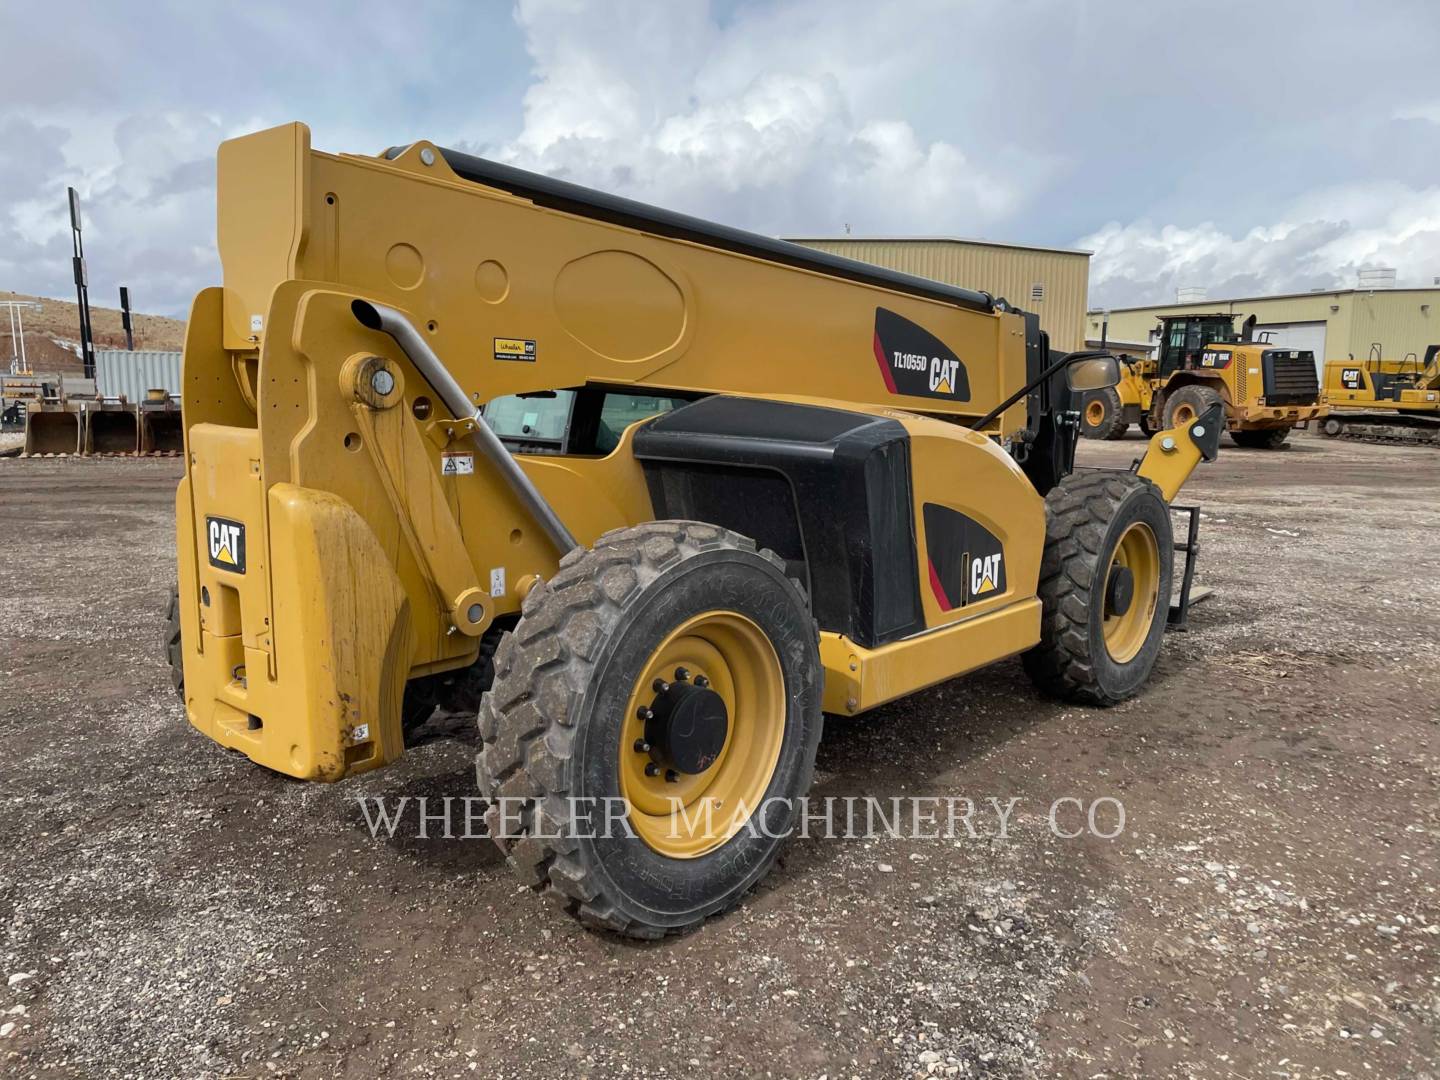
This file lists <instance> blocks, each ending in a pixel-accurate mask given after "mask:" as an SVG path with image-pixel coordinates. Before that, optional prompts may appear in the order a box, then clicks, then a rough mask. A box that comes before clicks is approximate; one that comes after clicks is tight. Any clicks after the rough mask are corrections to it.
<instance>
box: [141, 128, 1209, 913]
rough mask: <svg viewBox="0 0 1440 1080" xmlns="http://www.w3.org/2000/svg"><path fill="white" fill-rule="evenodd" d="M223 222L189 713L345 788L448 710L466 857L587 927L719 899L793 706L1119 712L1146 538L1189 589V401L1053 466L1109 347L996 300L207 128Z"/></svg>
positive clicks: (1106, 381) (205, 356) (751, 861)
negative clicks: (221, 139)
mask: <svg viewBox="0 0 1440 1080" xmlns="http://www.w3.org/2000/svg"><path fill="white" fill-rule="evenodd" d="M218 202H219V214H218V238H219V249H220V261H221V265H222V270H223V278H224V280H223V285H221V286H217V287H213V288H207V289H205V290H203V291H202V292H200V293H199V295H198V296H197V297H196V298H195V301H194V304H193V307H192V309H191V313H190V320H189V325H188V329H187V335H186V341H185V350H184V361H183V378H182V383H183V422H184V428H185V430H184V442H185V462H186V469H185V475H184V478H183V479H182V480H181V481H180V483H179V486H178V489H177V491H176V498H175V511H176V518H175V523H176V538H177V555H178V559H177V569H178V579H179V580H178V587H177V589H176V592H175V594H174V595H173V596H172V598H171V601H170V603H171V606H170V616H169V619H168V626H167V631H166V641H165V645H166V651H167V655H168V658H169V660H170V664H171V667H172V675H173V680H174V684H175V687H176V689H177V691H178V692H179V694H180V695H181V698H182V700H183V702H184V708H185V712H186V715H187V717H188V719H189V722H190V723H191V724H192V725H193V726H194V727H195V728H197V729H198V730H199V731H200V732H202V733H204V734H205V735H206V736H208V737H209V738H211V739H213V740H214V741H215V742H217V743H219V744H220V745H222V746H224V747H228V748H231V749H234V750H238V751H240V752H242V753H244V754H246V755H248V756H249V757H250V758H251V759H252V760H253V761H255V762H257V763H259V764H260V765H263V766H265V767H266V768H268V769H272V770H275V771H277V772H280V773H284V774H287V775H289V776H292V777H297V778H301V779H308V780H319V781H339V780H342V779H343V778H346V777H351V776H355V775H357V774H362V773H365V772H366V771H368V770H373V769H378V768H381V767H383V766H385V765H386V764H388V763H390V762H393V761H395V760H396V759H398V758H399V757H400V756H401V755H402V754H403V753H404V752H405V745H406V737H407V734H409V733H412V732H414V731H415V730H416V728H417V727H418V725H421V724H423V723H424V722H425V721H426V719H427V718H428V717H429V716H430V715H431V714H432V713H434V711H435V710H436V709H437V707H442V706H443V707H445V708H449V709H463V710H466V711H469V712H471V713H472V714H473V715H475V716H476V717H477V722H478V734H479V744H480V747H481V749H480V752H479V755H478V759H477V763H476V772H477V779H478V785H479V788H480V792H481V794H482V795H483V796H484V798H485V799H486V800H488V802H487V807H488V809H487V812H486V823H487V825H488V828H489V835H490V838H491V839H492V840H493V842H494V843H495V844H497V845H498V846H499V848H500V850H501V851H502V852H503V853H504V854H505V856H506V858H507V860H508V862H509V864H510V866H511V867H512V868H513V869H514V870H515V872H516V873H517V874H518V875H519V876H520V878H521V880H523V881H524V882H525V883H526V884H527V885H529V886H531V887H532V888H533V889H534V890H536V891H537V892H540V893H544V894H547V895H548V896H550V897H552V898H553V899H555V900H557V901H558V902H559V904H560V906H561V907H562V908H563V909H564V910H566V911H568V912H569V913H571V914H572V915H574V916H575V917H577V918H578V919H579V920H581V921H582V922H583V923H584V924H585V925H587V926H589V927H592V928H597V929H603V930H608V931H611V932H614V933H617V934H621V935H629V936H633V937H639V938H654V937H659V936H662V935H665V934H668V933H673V932H678V931H684V930H686V929H689V928H691V927H694V926H696V925H698V924H699V923H700V922H701V921H703V920H704V919H705V918H707V917H709V916H711V915H715V914H717V913H719V912H722V911H724V910H726V909H727V908H729V907H731V906H733V905H734V904H735V903H737V902H738V901H739V899H740V898H741V897H742V896H743V895H744V894H745V892H746V891H747V890H748V889H749V888H750V887H751V886H753V885H754V884H755V883H756V882H757V881H759V880H760V879H761V878H762V877H763V876H764V875H765V874H766V873H767V872H768V871H769V870H770V868H771V867H772V866H773V865H774V863H775V860H776V858H777V856H778V854H779V852H780V850H781V847H782V845H783V843H784V842H785V840H786V838H787V837H788V836H789V834H790V833H791V832H793V831H794V828H795V825H796V822H797V820H798V814H799V813H800V805H801V802H800V800H802V799H803V798H804V796H805V794H806V792H807V790H808V788H809V786H810V782H811V779H812V776H813V774H814V767H815V753H816V746H817V743H818V741H819V739H820V734H821V728H822V725H823V717H824V716H825V714H827V713H829V714H839V715H841V716H851V715H856V714H859V713H862V712H864V711H866V710H869V709H874V708H876V707H877V706H881V705H884V704H886V703H887V702H891V701H894V700H896V699H898V698H901V697H903V696H905V695H907V694H911V693H914V692H915V691H918V690H921V689H922V688H924V687H928V686H931V685H934V684H936V683H938V682H941V681H944V680H947V679H952V678H955V677H956V676H960V675H964V674H966V673H967V672H972V671H975V670H977V669H979V668H982V667H985V666H987V665H991V664H994V663H997V662H999V661H1001V660H1005V659H1007V658H1010V657H1016V656H1018V657H1020V658H1021V662H1022V664H1023V668H1024V670H1025V672H1026V673H1027V674H1028V675H1029V677H1030V679H1031V680H1032V681H1033V682H1034V684H1035V685H1036V686H1037V687H1038V688H1039V691H1040V692H1041V693H1043V694H1045V695H1048V696H1051V697H1054V698H1056V699H1059V700H1063V701H1069V702H1078V703H1083V704H1088V705H1095V706H1102V707H1103V706H1109V705H1113V704H1115V703H1117V702H1120V701H1124V700H1126V699H1127V698H1130V697H1132V696H1133V695H1135V694H1137V693H1139V692H1140V691H1141V689H1142V687H1143V686H1144V684H1145V681H1146V679H1147V677H1148V676H1149V674H1150V672H1151V669H1152V667H1153V666H1154V664H1155V660H1156V656H1157V654H1158V653H1159V651H1160V648H1161V643H1162V638H1163V636H1164V632H1165V629H1166V625H1167V622H1168V621H1169V619H1170V618H1171V615H1172V610H1173V609H1174V607H1175V606H1176V601H1175V599H1174V597H1173V595H1172V594H1173V592H1174V586H1175V585H1176V584H1177V583H1178V579H1177V575H1176V574H1175V572H1174V571H1175V565H1174V564H1175V554H1176V551H1177V547H1178V548H1179V549H1180V550H1183V551H1184V552H1185V553H1186V569H1185V573H1184V575H1183V582H1184V588H1182V589H1181V595H1180V597H1179V600H1178V604H1179V605H1180V606H1182V607H1183V605H1184V603H1185V599H1186V597H1185V595H1184V591H1185V588H1188V583H1189V581H1190V571H1191V570H1192V569H1193V560H1194V553H1195V545H1194V544H1193V543H1181V544H1178V545H1177V541H1176V539H1175V534H1174V532H1173V529H1172V521H1171V514H1172V510H1177V511H1178V510H1179V509H1180V508H1177V507H1172V505H1171V502H1172V500H1173V499H1174V498H1175V496H1176V494H1177V492H1178V491H1179V490H1180V487H1181V485H1182V484H1183V483H1184V481H1185V480H1186V478H1187V477H1188V476H1189V475H1190V473H1191V471H1192V470H1193V469H1194V468H1195V467H1196V465H1197V464H1198V463H1199V462H1201V461H1202V460H1210V459H1213V458H1214V456H1215V453H1216V447H1217V445H1218V439H1219V435H1220V430H1221V423H1222V417H1221V414H1220V409H1219V407H1218V406H1216V407H1215V408H1211V409H1209V410H1206V411H1204V412H1203V413H1201V414H1198V415H1196V416H1195V417H1193V418H1191V419H1190V421H1189V422H1187V423H1186V424H1185V425H1183V426H1182V427H1178V428H1174V429H1169V430H1165V431H1160V432H1157V433H1156V435H1155V436H1154V438H1152V439H1151V441H1150V443H1149V445H1148V447H1147V450H1146V453H1145V454H1144V456H1143V458H1142V459H1140V460H1138V461H1137V462H1136V463H1135V464H1134V465H1133V466H1132V467H1131V468H1128V469H1109V470H1107V469H1087V470H1076V469H1075V468H1074V452H1075V441H1076V438H1077V434H1078V419H1079V418H1078V411H1077V409H1076V402H1077V394H1079V393H1083V392H1087V391H1091V390H1095V389H1097V388H1102V387H1104V386H1107V385H1112V384H1113V383H1114V382H1115V380H1116V379H1117V378H1118V370H1117V367H1116V362H1115V360H1114V358H1113V357H1111V356H1109V355H1108V354H1106V353H1101V352H1081V353H1069V354H1066V353H1062V352H1058V351H1054V350H1052V349H1051V348H1050V347H1049V342H1048V339H1047V336H1046V335H1045V333H1043V332H1042V331H1041V329H1040V324H1039V320H1038V318H1037V317H1036V316H1034V315H1033V314H1029V313H1026V312H1023V311H1019V310H1016V309H1014V308H1012V307H1011V306H1010V305H1009V304H1007V303H1006V302H1005V301H1004V300H1003V299H1000V298H997V297H994V296H991V295H988V294H986V293H983V292H978V291H973V290H969V289H963V288H957V287H954V286H950V285H943V284H939V283H937V282H934V281H929V280H926V279H922V278H917V277H911V276H909V275H906V274H902V273H897V272H895V271H891V270H886V269H882V268H880V267H876V266H871V265H867V264H864V263H859V262H853V261H850V260H847V259H843V258H839V257H836V256H832V255H828V254H824V253H820V252H815V251H812V250H809V249H805V248H800V247H796V246H793V245H790V244H787V243H784V242H780V241H777V240H774V239H771V238H769V237H764V236H759V235H756V234H752V233H747V232H743V231H740V230H738V229H733V228H729V227H726V226H723V225H718V224H714V223H711V222H707V221H702V220H700V219H697V218H693V217H688V216H685V215H681V214H676V213H672V212H670V211H666V210H663V209H660V208H657V207H653V206H648V205H645V204H642V203H638V202H634V201H630V200H627V199H622V198H618V197H616V196H613V195H609V194H606V193H603V192H599V191H594V190H591V189H587V188H584V187H580V186H577V185H574V184H570V183H565V182H562V181H559V180H555V179H552V178H549V177H545V176H540V175H537V174H534V173H529V172H525V171H522V170H519V169H516V168H513V167H511V166H508V165H505V164H502V163H498V162H493V161H487V160H484V159H481V158H478V157H475V156H472V155H470V154H466V153H460V152H457V151H454V150H447V149H443V148H441V147H439V146H436V145H435V144H433V143H430V142H426V141H420V142H414V143H411V144H408V145H405V146H399V147H395V148H393V149H390V150H387V151H385V152H384V153H382V154H379V155H374V156H371V155H363V154H359V155H352V154H342V155H333V154H327V153H321V152H318V151H315V150H312V149H311V145H310V133H309V131H308V129H307V128H305V127H304V126H303V125H300V124H289V125H285V126H283V127H278V128H273V129H270V130H268V131H262V132H258V133H255V134H251V135H246V136H243V137H240V138H236V139H233V140H231V141H228V142H225V143H224V144H222V145H221V147H220V150H219V172H218ZM1194 521H1195V515H1194V513H1193V510H1192V512H1191V524H1192V526H1193V524H1194ZM1191 536H1192V538H1193V529H1192V532H1191Z"/></svg>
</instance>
